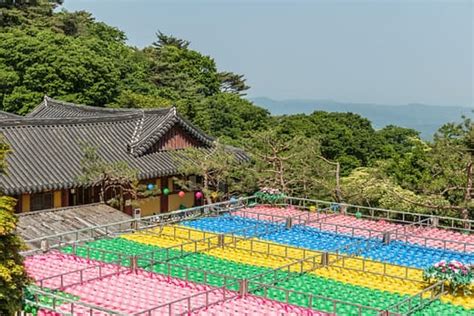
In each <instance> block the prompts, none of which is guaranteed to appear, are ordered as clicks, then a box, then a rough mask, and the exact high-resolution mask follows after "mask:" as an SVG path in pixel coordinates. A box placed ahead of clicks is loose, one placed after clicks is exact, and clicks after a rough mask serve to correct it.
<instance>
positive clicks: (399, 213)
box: [285, 197, 474, 232]
mask: <svg viewBox="0 0 474 316" xmlns="http://www.w3.org/2000/svg"><path fill="white" fill-rule="evenodd" d="M288 200H290V201H303V202H306V203H307V202H309V203H313V204H315V203H319V204H327V205H332V204H337V205H339V206H340V207H341V208H342V207H345V208H346V212H347V208H356V209H358V210H361V209H362V210H369V211H380V212H387V213H390V214H395V215H403V216H407V215H411V216H414V217H416V216H418V217H420V216H423V217H429V218H438V219H440V220H447V221H452V223H453V222H460V223H467V224H468V226H469V227H471V228H468V231H473V232H474V230H473V228H472V227H473V226H474V220H470V219H460V218H455V217H448V216H438V215H432V214H423V213H413V212H407V211H400V210H389V209H384V208H379V207H370V206H361V205H353V204H348V203H334V202H328V201H323V200H317V199H307V198H298V197H287V198H285V201H288ZM286 204H287V205H291V204H288V203H286ZM373 217H374V216H372V218H373ZM378 218H382V217H378ZM384 219H386V220H392V219H390V218H384ZM408 223H410V222H408ZM439 227H442V226H439ZM445 227H447V226H445ZM447 228H453V229H456V227H454V225H452V226H451V227H447ZM459 229H462V230H465V229H464V228H459Z"/></svg>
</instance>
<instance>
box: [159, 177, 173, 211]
mask: <svg viewBox="0 0 474 316" xmlns="http://www.w3.org/2000/svg"><path fill="white" fill-rule="evenodd" d="M160 182H161V187H160V189H161V192H163V189H164V188H166V187H167V186H168V177H163V178H161V181H160ZM168 189H169V188H168ZM170 191H171V189H170ZM160 210H161V213H164V212H168V196H167V195H164V194H163V193H162V194H161V196H160Z"/></svg>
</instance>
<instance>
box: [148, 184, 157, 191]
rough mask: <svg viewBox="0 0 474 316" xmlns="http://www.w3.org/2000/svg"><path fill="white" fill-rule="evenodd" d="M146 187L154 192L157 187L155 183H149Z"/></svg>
mask: <svg viewBox="0 0 474 316" xmlns="http://www.w3.org/2000/svg"><path fill="white" fill-rule="evenodd" d="M146 187H147V188H148V190H153V188H154V187H155V186H154V185H153V183H149V184H148V185H147V186H146Z"/></svg>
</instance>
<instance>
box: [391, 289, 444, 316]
mask: <svg viewBox="0 0 474 316" xmlns="http://www.w3.org/2000/svg"><path fill="white" fill-rule="evenodd" d="M438 288H439V293H437V294H435V295H434V294H433V292H435V291H436V290H437V289H438ZM427 292H431V295H430V298H429V299H428V302H427V304H429V303H431V302H433V301H434V300H436V299H438V298H439V297H440V296H441V295H443V294H444V293H446V290H445V287H444V281H439V282H437V283H435V284H432V285H430V286H428V287H427V288H425V289H423V290H421V291H420V292H418V293H416V294H414V295H412V296H410V297H407V298H405V299H404V300H402V301H400V302H398V303H396V304H393V305H391V306H389V307H388V308H387V311H388V313H389V314H392V313H393V310H396V313H400V307H401V306H402V305H404V304H405V303H408V311H407V312H406V313H405V314H406V315H410V314H411V313H413V312H414V311H416V310H419V309H421V308H423V307H424V306H425V305H427V304H425V299H424V298H423V294H425V293H427ZM415 299H418V300H419V301H420V302H421V305H420V304H418V305H415V306H412V304H413V303H412V302H413V300H415Z"/></svg>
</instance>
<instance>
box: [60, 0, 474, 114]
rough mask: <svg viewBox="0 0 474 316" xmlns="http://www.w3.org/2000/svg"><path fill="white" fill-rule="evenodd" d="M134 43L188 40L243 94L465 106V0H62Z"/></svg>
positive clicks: (469, 33)
mask: <svg viewBox="0 0 474 316" xmlns="http://www.w3.org/2000/svg"><path fill="white" fill-rule="evenodd" d="M65 7H66V8H67V9H68V10H87V11H90V12H92V13H93V14H94V16H96V17H97V19H98V20H100V21H104V22H106V23H108V24H111V25H114V26H117V27H118V28H120V29H122V30H123V31H125V33H126V34H127V36H128V42H129V43H130V44H131V45H135V46H139V47H143V46H146V45H148V44H150V43H151V42H152V41H154V39H155V32H156V31H157V30H161V31H162V32H164V33H168V34H173V35H176V36H178V37H181V38H184V39H187V40H189V41H191V47H192V48H193V49H196V50H198V51H200V52H202V53H204V54H207V55H211V56H212V57H213V58H214V59H215V60H216V62H217V64H218V67H219V69H220V70H229V71H233V72H237V73H242V74H245V76H246V78H247V80H248V83H249V84H250V85H251V86H252V89H251V90H250V91H249V96H251V97H256V96H266V97H270V98H274V99H286V98H301V99H334V100H338V101H345V102H372V103H382V104H403V103H414V102H418V103H427V104H436V105H463V106H474V101H473V73H474V63H473V51H474V49H473V33H474V31H473V28H474V21H473V15H474V13H473V10H474V5H473V2H472V1H458V0H446V1H380V0H374V1H298V0H292V1H291V0H287V1H283V0H274V1H270V0H256V1H250V0H242V1H236V0H169V1H163V0H65Z"/></svg>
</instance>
